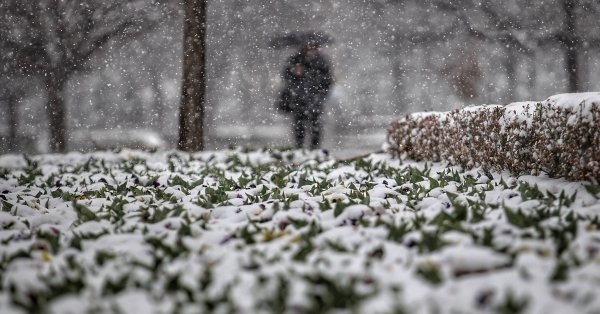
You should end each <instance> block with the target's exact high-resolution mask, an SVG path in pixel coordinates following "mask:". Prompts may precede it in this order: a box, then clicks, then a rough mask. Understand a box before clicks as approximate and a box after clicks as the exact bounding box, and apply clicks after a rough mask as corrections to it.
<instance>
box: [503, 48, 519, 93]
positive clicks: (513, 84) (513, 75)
mask: <svg viewBox="0 0 600 314" xmlns="http://www.w3.org/2000/svg"><path fill="white" fill-rule="evenodd" d="M505 54H506V57H505V59H504V68H505V69H506V79H507V80H508V86H507V87H506V93H505V94H504V97H505V99H504V102H505V103H507V104H508V103H511V102H513V101H516V100H517V97H516V96H517V86H518V84H517V54H516V53H515V48H514V47H512V46H509V47H507V48H506V49H505Z"/></svg>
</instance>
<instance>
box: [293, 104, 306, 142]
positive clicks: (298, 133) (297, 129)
mask: <svg viewBox="0 0 600 314" xmlns="http://www.w3.org/2000/svg"><path fill="white" fill-rule="evenodd" d="M293 116H294V122H293V123H294V124H293V128H294V139H295V141H296V148H297V149H301V148H302V147H304V124H305V123H306V122H305V119H304V117H303V116H302V115H301V114H300V113H297V112H296V113H294V115H293Z"/></svg>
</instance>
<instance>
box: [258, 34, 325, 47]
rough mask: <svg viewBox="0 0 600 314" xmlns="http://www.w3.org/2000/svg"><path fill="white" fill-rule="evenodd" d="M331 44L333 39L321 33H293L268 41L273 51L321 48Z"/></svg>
mask: <svg viewBox="0 0 600 314" xmlns="http://www.w3.org/2000/svg"><path fill="white" fill-rule="evenodd" d="M331 43H333V37H331V36H329V35H327V34H325V33H323V32H293V33H287V34H283V35H280V36H277V37H274V38H273V39H271V40H270V41H269V47H271V48H273V49H284V48H298V47H302V46H305V45H311V46H316V47H321V46H324V45H328V44H331Z"/></svg>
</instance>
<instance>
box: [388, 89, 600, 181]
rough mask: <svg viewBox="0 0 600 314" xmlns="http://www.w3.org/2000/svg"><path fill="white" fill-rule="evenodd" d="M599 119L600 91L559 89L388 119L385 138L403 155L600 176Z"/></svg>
mask: <svg viewBox="0 0 600 314" xmlns="http://www.w3.org/2000/svg"><path fill="white" fill-rule="evenodd" d="M599 125H600V93H581V94H563V95H555V96H552V97H550V98H548V99H547V100H545V101H543V102H527V103H514V104H510V105H507V106H499V105H490V106H480V107H470V108H469V107H467V108H465V109H462V110H455V111H451V112H441V113H418V114H412V115H409V116H407V117H405V118H403V119H401V120H399V121H395V122H392V123H391V124H390V126H389V127H388V134H387V143H388V147H389V148H388V151H389V152H391V153H392V154H394V155H396V156H398V157H401V158H410V159H414V160H430V161H442V160H446V161H449V162H450V163H452V164H456V165H461V166H463V167H465V168H473V167H483V168H486V169H489V170H496V171H503V170H506V171H510V172H511V173H513V174H516V175H523V174H533V175H537V174H539V173H541V172H544V173H546V174H548V175H549V176H550V177H564V178H567V179H569V180H589V181H594V182H599V181H600V128H599Z"/></svg>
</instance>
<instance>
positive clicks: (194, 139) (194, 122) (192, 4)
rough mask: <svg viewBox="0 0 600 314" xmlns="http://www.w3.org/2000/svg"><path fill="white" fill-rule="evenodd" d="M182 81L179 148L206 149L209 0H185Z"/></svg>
mask: <svg viewBox="0 0 600 314" xmlns="http://www.w3.org/2000/svg"><path fill="white" fill-rule="evenodd" d="M184 10H185V17H184V20H183V84H182V95H181V104H180V108H179V142H178V148H179V149H181V150H185V151H199V150H203V149H204V100H205V98H206V0H185V1H184Z"/></svg>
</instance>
